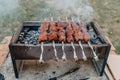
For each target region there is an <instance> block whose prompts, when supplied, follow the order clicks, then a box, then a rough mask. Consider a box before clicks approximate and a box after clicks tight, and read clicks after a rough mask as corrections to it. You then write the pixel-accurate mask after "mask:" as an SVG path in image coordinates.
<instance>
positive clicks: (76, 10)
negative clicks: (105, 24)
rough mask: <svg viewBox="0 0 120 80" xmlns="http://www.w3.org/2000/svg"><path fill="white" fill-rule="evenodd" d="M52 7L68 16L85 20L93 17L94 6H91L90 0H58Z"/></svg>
mask: <svg viewBox="0 0 120 80" xmlns="http://www.w3.org/2000/svg"><path fill="white" fill-rule="evenodd" d="M52 7H54V8H55V9H56V10H58V11H60V13H62V15H65V16H68V17H70V16H74V17H76V18H77V17H80V19H81V20H83V21H90V20H92V19H93V8H92V7H91V6H90V3H89V0H56V1H55V2H54V3H53V6H52Z"/></svg>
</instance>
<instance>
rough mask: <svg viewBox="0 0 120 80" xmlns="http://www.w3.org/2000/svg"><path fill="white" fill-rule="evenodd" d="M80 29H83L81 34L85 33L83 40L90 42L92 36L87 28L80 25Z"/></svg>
mask: <svg viewBox="0 0 120 80" xmlns="http://www.w3.org/2000/svg"><path fill="white" fill-rule="evenodd" d="M79 27H80V29H81V32H82V33H83V39H84V41H86V42H88V41H89V40H90V35H89V33H88V32H87V29H86V27H85V26H83V25H82V24H79Z"/></svg>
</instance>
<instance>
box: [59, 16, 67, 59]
mask: <svg viewBox="0 0 120 80" xmlns="http://www.w3.org/2000/svg"><path fill="white" fill-rule="evenodd" d="M58 20H59V21H60V17H58ZM62 51H63V56H62V59H63V60H66V59H67V58H66V54H65V48H64V41H62Z"/></svg>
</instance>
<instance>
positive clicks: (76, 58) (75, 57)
mask: <svg viewBox="0 0 120 80" xmlns="http://www.w3.org/2000/svg"><path fill="white" fill-rule="evenodd" d="M66 22H68V18H67V17H66ZM71 46H72V48H73V53H74V59H75V60H78V57H77V54H76V51H75V46H74V44H73V42H71Z"/></svg>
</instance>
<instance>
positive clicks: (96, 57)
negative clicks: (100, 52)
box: [88, 42, 99, 61]
mask: <svg viewBox="0 0 120 80" xmlns="http://www.w3.org/2000/svg"><path fill="white" fill-rule="evenodd" d="M88 45H89V46H90V48H91V50H92V52H93V56H94V59H95V60H96V61H98V60H99V58H98V56H97V55H96V53H95V51H94V49H93V47H92V45H91V44H90V42H88Z"/></svg>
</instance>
